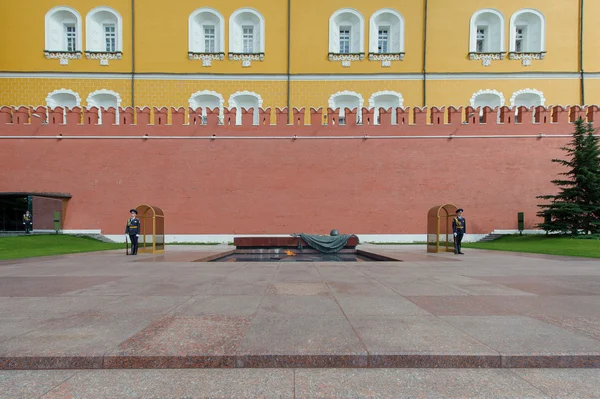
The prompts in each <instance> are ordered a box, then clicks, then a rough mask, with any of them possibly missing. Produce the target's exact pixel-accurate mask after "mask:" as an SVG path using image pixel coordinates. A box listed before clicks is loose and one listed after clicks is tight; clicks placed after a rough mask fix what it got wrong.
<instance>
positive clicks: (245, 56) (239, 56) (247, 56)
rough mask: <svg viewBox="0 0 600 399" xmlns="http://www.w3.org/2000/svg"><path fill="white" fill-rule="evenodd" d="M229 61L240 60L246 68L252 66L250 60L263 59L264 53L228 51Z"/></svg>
mask: <svg viewBox="0 0 600 399" xmlns="http://www.w3.org/2000/svg"><path fill="white" fill-rule="evenodd" d="M228 56H229V60H230V61H242V66H243V67H244V68H248V67H250V66H252V61H264V60H265V53H232V52H230V53H228Z"/></svg>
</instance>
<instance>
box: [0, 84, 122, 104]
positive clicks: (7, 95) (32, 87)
mask: <svg viewBox="0 0 600 399" xmlns="http://www.w3.org/2000/svg"><path fill="white" fill-rule="evenodd" d="M60 89H70V90H73V91H74V92H76V93H77V94H79V97H80V98H81V105H82V106H84V105H86V104H87V102H86V99H87V96H88V95H89V94H90V93H92V92H94V91H96V90H100V89H107V90H112V91H115V92H117V93H119V95H120V96H121V106H123V107H127V106H129V105H130V104H131V95H130V94H131V81H130V80H127V79H56V78H35V79H29V78H4V79H0V104H2V105H14V106H19V105H27V106H28V105H33V106H37V105H44V106H45V105H46V97H47V96H48V94H49V93H51V92H53V91H54V90H60Z"/></svg>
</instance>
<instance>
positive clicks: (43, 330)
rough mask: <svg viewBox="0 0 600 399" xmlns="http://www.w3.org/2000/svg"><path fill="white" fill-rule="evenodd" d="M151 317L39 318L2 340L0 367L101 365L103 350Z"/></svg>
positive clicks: (119, 340) (88, 314) (108, 349)
mask: <svg viewBox="0 0 600 399" xmlns="http://www.w3.org/2000/svg"><path fill="white" fill-rule="evenodd" d="M151 321H152V319H151V318H149V317H143V316H139V315H122V316H112V315H110V316H107V315H103V314H96V313H77V314H73V315H70V316H61V317H56V318H53V319H48V320H45V321H43V322H40V323H39V324H38V325H37V326H36V328H35V329H34V330H32V331H29V332H25V333H23V334H21V335H18V336H16V337H14V338H11V339H9V340H7V341H4V342H2V344H1V345H0V369H5V370H18V369H73V368H102V367H103V357H104V354H105V353H106V352H108V351H110V350H111V349H113V348H115V347H116V346H117V345H118V343H120V342H122V341H124V340H126V339H127V338H128V337H130V336H132V335H134V334H136V333H138V332H139V331H141V330H142V329H144V328H145V327H146V326H147V325H148V324H150V323H151Z"/></svg>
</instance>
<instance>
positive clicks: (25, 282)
mask: <svg viewBox="0 0 600 399" xmlns="http://www.w3.org/2000/svg"><path fill="white" fill-rule="evenodd" d="M360 249H363V250H366V251H370V252H373V253H379V254H382V255H387V256H391V257H397V258H399V259H402V260H403V262H357V263H350V262H348V263H306V262H298V263H289V262H271V263H258V262H257V263H252V262H248V263H242V262H241V263H236V262H229V263H225V262H212V263H206V262H197V260H198V259H203V258H206V257H207V256H211V255H214V254H216V253H218V252H225V251H228V250H231V247H228V246H226V245H223V246H176V247H169V248H168V252H167V253H166V254H165V255H146V254H141V255H139V256H137V257H133V256H125V255H124V250H123V251H111V252H101V253H92V254H77V255H66V256H56V257H47V258H33V259H25V260H13V261H0V398H40V397H41V398H84V397H85V398H88V397H89V398H95V399H98V398H125V397H127V398H151V397H155V398H158V397H160V398H192V397H194V398H196V397H211V398H214V397H219V398H221V397H222V398H238V397H265V398H280V397H281V398H293V397H297V398H304V397H305V398H313V397H314V398H317V397H327V398H329V397H348V398H363V397H364V398H367V397H368V398H378V397H382V398H403V397H406V398H409V397H413V398H416V397H423V398H457V397H461V398H462V397H473V398H475V397H478V398H488V397H489V398H498V397H504V398H507V397H511V398H550V397H563V398H567V397H568V398H600V261H598V260H592V259H584V258H566V257H551V256H544V255H533V254H513V253H503V252H492V251H481V250H468V252H467V254H466V255H465V256H455V255H453V254H432V255H427V254H426V253H425V252H424V248H423V247H422V246H374V245H361V246H360Z"/></svg>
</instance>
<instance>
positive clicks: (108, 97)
mask: <svg viewBox="0 0 600 399" xmlns="http://www.w3.org/2000/svg"><path fill="white" fill-rule="evenodd" d="M86 102H87V106H88V107H90V108H91V107H97V108H98V109H99V112H98V124H100V125H101V124H102V109H108V108H111V107H113V108H115V124H117V125H118V124H119V107H120V106H121V96H120V95H119V93H117V92H115V91H112V90H106V89H102V90H96V91H94V92H92V93H90V95H89V96H88V97H87V99H86Z"/></svg>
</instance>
